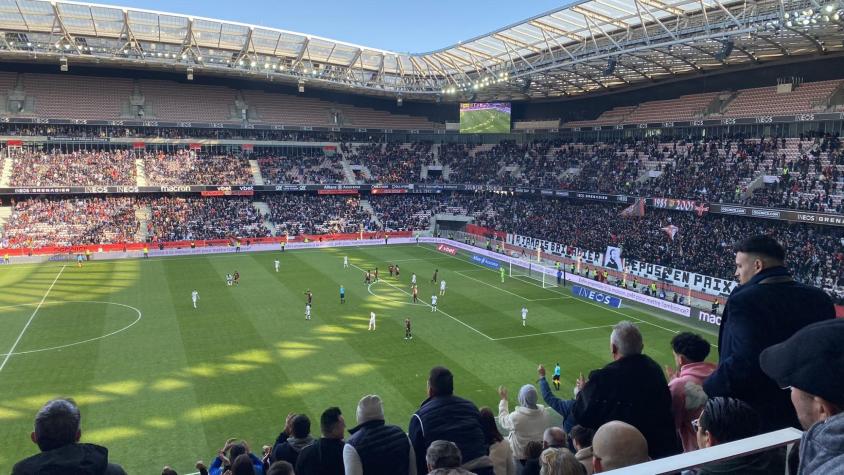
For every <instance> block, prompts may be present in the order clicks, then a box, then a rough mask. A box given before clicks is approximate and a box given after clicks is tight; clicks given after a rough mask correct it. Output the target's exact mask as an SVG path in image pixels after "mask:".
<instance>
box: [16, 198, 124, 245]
mask: <svg viewBox="0 0 844 475" xmlns="http://www.w3.org/2000/svg"><path fill="white" fill-rule="evenodd" d="M134 204H135V200H134V199H133V198H129V197H107V198H67V199H45V198H30V199H25V200H21V201H18V202H17V203H14V205H13V210H12V214H11V216H10V217H9V220H8V222H6V224H5V226H4V227H3V243H2V247H5V248H13V249H14V248H32V247H43V246H75V245H82V244H110V243H125V242H131V241H133V240H134V239H135V233H136V232H137V230H138V220H137V218H136V217H135V208H134Z"/></svg>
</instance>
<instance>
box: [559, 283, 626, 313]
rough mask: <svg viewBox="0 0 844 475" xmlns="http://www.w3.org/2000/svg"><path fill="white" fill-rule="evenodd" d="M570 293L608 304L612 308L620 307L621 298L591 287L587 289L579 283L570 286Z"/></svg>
mask: <svg viewBox="0 0 844 475" xmlns="http://www.w3.org/2000/svg"><path fill="white" fill-rule="evenodd" d="M571 293H572V295H574V296H575V297H582V298H585V299H587V300H592V301H594V302H598V303H602V304H604V305H609V306H610V307H613V308H621V299H620V298H618V297H616V296H614V295H610V294H605V293H601V292H598V291H595V290H592V289H587V288H584V287H581V286H579V285H574V286H572V288H571Z"/></svg>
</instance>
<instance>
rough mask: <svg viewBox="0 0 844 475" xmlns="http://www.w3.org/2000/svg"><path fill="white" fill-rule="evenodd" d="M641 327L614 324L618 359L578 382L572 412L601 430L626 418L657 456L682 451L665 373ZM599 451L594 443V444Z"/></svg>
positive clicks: (612, 348) (613, 349)
mask: <svg viewBox="0 0 844 475" xmlns="http://www.w3.org/2000/svg"><path fill="white" fill-rule="evenodd" d="M643 348H644V344H643V342H642V334H641V333H640V332H639V328H638V327H636V325H634V324H632V323H630V322H626V321H625V322H621V323H619V324H617V325H616V326H615V327H613V331H612V334H611V336H610V351H611V353H612V358H613V360H614V361H613V362H612V363H610V364H608V365H606V366H604V367H603V368H601V369H598V370H595V371H592V372H591V373H590V374H589V379H588V380H587V381H583V380H582V379H581V380H579V381H578V387H582V390H581V391H580V392H579V393H578V394H577V399H576V400H575V403H574V408H573V410H572V415H573V417H574V419H575V420H576V421H577V423H578V424H580V425H582V426H583V427H588V428H590V429H593V430H597V429H598V428H599V427H601V426H602V425H604V424H606V423H607V422H609V421H614V420H615V421H623V422H626V423H628V424H630V425H632V426H633V427H635V428H636V429H638V430H639V431H640V432H641V433H642V435H644V437H645V439H646V440H647V442H648V443H647V446H648V449H649V454H650V456H651V458H654V459H657V458H661V457H667V456H669V455H675V454H678V453H680V452H681V451H682V447H681V445H680V440H679V438H678V437H677V431H676V430H675V429H674V418H673V416H672V415H671V393H669V392H668V383H667V382H666V381H665V374H664V373H663V371H662V368H660V367H659V364H657V362H656V361H654V360H652V359H651V358H650V357H648V356H646V355H644V354H642V349H643ZM593 450H594V446H593Z"/></svg>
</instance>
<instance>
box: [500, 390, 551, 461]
mask: <svg viewBox="0 0 844 475" xmlns="http://www.w3.org/2000/svg"><path fill="white" fill-rule="evenodd" d="M498 395H499V396H500V397H501V401H500V402H499V403H498V424H499V425H501V428H502V429H504V430H507V431H510V433H509V434H508V435H507V439H508V440H509V441H510V446H511V447H512V449H513V456H514V457H516V458H517V459H519V460H524V459H525V458H526V457H525V445H527V443H528V442H530V441H532V440H542V435H543V433H544V432H545V429H546V428H547V427H549V426H550V425H551V415H550V414H549V411H548V408H547V407H545V406H542V405H538V404H536V401H537V400H538V399H539V395H538V394H537V393H536V388H535V387H534V386H533V385H532V384H525V385H524V386H522V388H521V389H520V390H519V405H518V406H516V408H515V409H514V411H513V412H509V410H508V408H507V406H508V403H507V388H505V387H504V386H501V387H500V388H498Z"/></svg>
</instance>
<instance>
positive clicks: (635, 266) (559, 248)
mask: <svg viewBox="0 0 844 475" xmlns="http://www.w3.org/2000/svg"><path fill="white" fill-rule="evenodd" d="M507 242H508V243H509V244H513V245H514V246H519V247H525V248H528V249H536V246H537V245H539V246H541V247H542V249H543V251H544V252H547V253H549V254H554V255H557V256H565V257H569V258H572V259H576V258H577V257H578V256H580V257H581V260H582V262H583V263H585V264H591V265H606V264H605V260H604V259H601V257H602V256H601V254H600V253H597V252H592V251H586V250H583V249H578V248H575V247H571V246H566V245H564V244H560V243H554V242H549V241H543V240H542V239H536V238H532V237H528V236H522V235H520V234H508V235H507ZM609 249H610V248H609V247H608V248H607V254H609ZM606 257H607V258H608V257H609V256H606ZM620 257H621V256H620V255H619V258H620ZM623 265H624V266H625V268H626V270H627V272H630V273H631V274H633V275H636V276H639V277H645V278H646V279H651V280H658V281H661V282H667V283H669V284H673V285H677V286H680V287H688V288H691V289H692V290H696V291H698V292H705V293H707V294H710V295H720V294H729V293H730V292H732V291H733V289H734V288H735V287H736V286H737V285H738V283H737V282H734V281H731V280H725V279H719V278H717V277H710V276H708V275H703V274H696V273H694V272H687V271H684V270H680V269H674V268H671V267H665V266H660V265H656V264H648V263H647V262H642V261H635V260H632V259H624V264H623ZM607 267H609V266H607ZM613 268H614V269H618V268H617V267H613ZM618 270H624V269H623V268H622V269H618Z"/></svg>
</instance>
